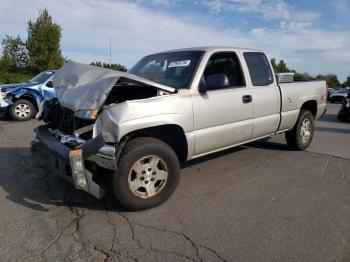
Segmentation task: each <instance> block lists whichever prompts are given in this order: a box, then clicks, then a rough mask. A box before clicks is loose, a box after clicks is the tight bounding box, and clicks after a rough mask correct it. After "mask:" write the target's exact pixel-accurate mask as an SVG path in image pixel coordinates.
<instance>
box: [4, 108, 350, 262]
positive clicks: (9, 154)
mask: <svg viewBox="0 0 350 262" xmlns="http://www.w3.org/2000/svg"><path fill="white" fill-rule="evenodd" d="M337 107H339V105H330V106H329V110H328V114H327V115H326V116H325V118H324V119H323V120H322V121H318V122H317V132H316V134H315V140H314V142H313V144H312V146H311V147H310V149H309V151H308V152H293V151H288V149H287V147H286V145H285V142H284V140H283V137H282V136H277V137H274V138H272V139H271V140H270V141H269V142H256V143H253V144H249V145H247V146H243V147H239V148H236V149H231V150H227V151H224V152H222V153H218V154H215V155H213V156H210V157H205V158H202V159H199V160H196V161H192V162H190V163H189V164H186V165H184V166H183V169H182V173H183V175H182V178H181V181H180V184H179V187H178V190H177V191H176V193H175V194H174V195H173V197H172V198H171V199H170V200H169V201H168V202H166V203H165V204H163V205H162V206H160V207H157V208H154V209H152V210H147V211H144V212H127V211H125V210H123V209H121V208H120V207H119V206H118V205H117V204H116V203H115V202H114V200H113V197H111V196H107V197H106V198H105V199H103V200H102V201H98V200H95V199H94V198H92V197H90V196H89V195H87V194H85V193H83V192H79V191H77V190H75V189H74V188H73V187H72V185H70V184H68V183H66V182H65V181H63V180H61V179H60V178H58V177H55V176H53V175H50V174H49V173H48V172H47V171H46V170H45V168H42V167H40V166H37V164H36V163H35V161H33V159H32V157H31V152H30V150H29V143H30V141H31V138H32V136H33V132H32V129H33V127H35V126H36V125H38V122H36V121H35V120H33V121H30V122H24V123H14V122H11V121H6V120H3V121H1V120H0V145H1V148H0V206H1V213H0V214H1V216H0V241H1V244H0V260H1V261H129V260H130V261H133V260H135V261H350V245H349V241H350V223H349V217H350V160H349V159H350V139H349V134H350V123H338V122H337V121H336V111H337Z"/></svg>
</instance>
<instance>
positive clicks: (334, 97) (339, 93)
mask: <svg viewBox="0 0 350 262" xmlns="http://www.w3.org/2000/svg"><path fill="white" fill-rule="evenodd" d="M348 93H349V90H348V89H347V88H341V89H338V90H335V91H334V92H333V93H332V94H331V95H330V96H329V101H330V102H331V103H335V102H343V100H344V99H345V98H346V97H347V96H348Z"/></svg>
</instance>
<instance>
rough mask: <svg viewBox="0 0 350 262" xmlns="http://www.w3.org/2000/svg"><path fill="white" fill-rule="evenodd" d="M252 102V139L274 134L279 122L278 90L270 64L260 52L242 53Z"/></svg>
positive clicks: (279, 102)
mask: <svg viewBox="0 0 350 262" xmlns="http://www.w3.org/2000/svg"><path fill="white" fill-rule="evenodd" d="M243 57H244V60H245V63H246V66H247V70H248V72H249V76H250V79H248V81H249V82H250V83H249V85H250V86H251V87H252V88H251V90H252V100H253V102H254V113H253V117H254V129H253V133H252V138H253V139H254V138H259V137H263V136H268V135H272V134H274V133H275V132H276V131H277V129H278V125H279V121H280V104H281V101H280V96H281V95H280V89H279V87H278V86H277V83H276V79H275V77H274V74H273V71H272V70H271V66H270V63H269V61H268V59H267V58H266V56H265V54H264V53H262V52H243Z"/></svg>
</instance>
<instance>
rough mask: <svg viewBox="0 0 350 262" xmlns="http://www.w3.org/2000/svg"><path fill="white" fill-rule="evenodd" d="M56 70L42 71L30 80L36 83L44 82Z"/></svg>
mask: <svg viewBox="0 0 350 262" xmlns="http://www.w3.org/2000/svg"><path fill="white" fill-rule="evenodd" d="M53 74H54V72H52V71H45V72H41V73H40V74H38V75H37V76H35V77H34V78H32V79H31V80H29V83H34V84H42V83H44V82H45V81H46V80H47V79H49V77H50V76H52V75H53Z"/></svg>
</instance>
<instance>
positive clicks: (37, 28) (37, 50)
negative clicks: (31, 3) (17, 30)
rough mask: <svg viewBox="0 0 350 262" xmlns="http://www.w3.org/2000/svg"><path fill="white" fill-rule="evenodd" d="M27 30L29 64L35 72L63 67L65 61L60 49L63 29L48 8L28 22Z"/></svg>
mask: <svg viewBox="0 0 350 262" xmlns="http://www.w3.org/2000/svg"><path fill="white" fill-rule="evenodd" d="M27 31H28V40H27V49H28V55H29V61H28V64H29V67H30V69H31V70H32V71H33V73H39V72H41V71H44V70H47V69H57V68H59V67H61V66H62V65H63V63H64V58H63V57H62V54H61V49H60V41H61V37H62V33H61V31H62V29H61V27H60V26H59V25H58V24H56V23H54V22H53V21H52V18H51V16H50V15H49V12H48V11H47V10H46V9H45V10H44V11H42V12H41V13H40V15H39V17H38V19H37V20H36V21H35V22H32V21H29V22H28V30H27Z"/></svg>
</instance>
